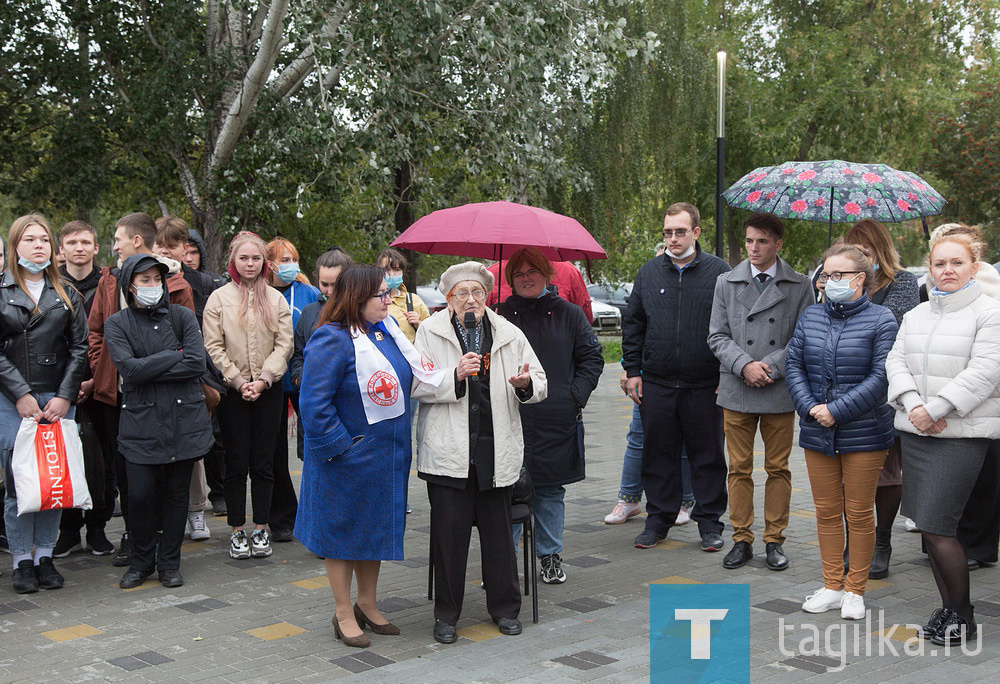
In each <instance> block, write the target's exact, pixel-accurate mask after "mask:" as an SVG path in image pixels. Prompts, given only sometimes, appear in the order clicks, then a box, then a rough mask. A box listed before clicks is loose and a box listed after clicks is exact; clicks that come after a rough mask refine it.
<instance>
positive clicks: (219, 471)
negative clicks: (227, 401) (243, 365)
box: [205, 390, 235, 503]
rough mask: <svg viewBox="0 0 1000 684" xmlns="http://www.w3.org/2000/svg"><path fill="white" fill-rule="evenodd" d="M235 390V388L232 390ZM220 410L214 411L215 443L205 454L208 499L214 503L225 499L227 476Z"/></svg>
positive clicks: (213, 429)
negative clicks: (220, 425)
mask: <svg viewBox="0 0 1000 684" xmlns="http://www.w3.org/2000/svg"><path fill="white" fill-rule="evenodd" d="M230 391H235V390H230ZM217 413H218V412H217V411H213V412H212V432H213V433H215V443H214V444H213V445H212V449H211V450H210V451H209V452H208V453H207V454H205V480H206V481H207V482H208V500H209V501H211V502H212V503H215V502H216V501H225V499H226V493H225V491H224V489H223V488H224V486H225V485H224V482H225V477H226V451H225V449H224V448H223V446H222V428H220V427H219V417H218V415H216V414H217Z"/></svg>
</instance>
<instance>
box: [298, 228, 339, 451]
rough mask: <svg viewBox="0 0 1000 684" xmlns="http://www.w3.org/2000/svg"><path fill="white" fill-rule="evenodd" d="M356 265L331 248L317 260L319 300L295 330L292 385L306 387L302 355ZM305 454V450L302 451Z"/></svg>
mask: <svg viewBox="0 0 1000 684" xmlns="http://www.w3.org/2000/svg"><path fill="white" fill-rule="evenodd" d="M353 264H354V260H353V259H352V258H351V257H350V256H348V254H347V252H345V251H344V250H342V249H341V248H340V247H331V248H330V249H328V250H326V251H325V252H323V253H322V254H320V255H319V258H318V259H316V280H317V283H316V285H317V286H318V287H319V292H320V296H319V299H318V300H316V301H315V302H312V303H311V304H306V306H305V308H304V309H302V314H301V315H300V316H299V322H298V323H297V324H296V326H295V351H294V352H292V358H291V360H290V361H289V362H288V372H289V375H290V376H291V378H292V384H293V385H295V387H296V388H298V387H299V385H300V384H302V366H303V364H304V359H303V356H302V352H303V351H305V348H306V343H307V342H308V341H309V338H310V337H312V334H313V331H314V330H316V321H318V320H319V312H320V311H322V309H323V305H324V304H326V300H327V299H329V298H330V297H331V296H333V287H334V285H336V284H337V278H339V277H340V272H341V271H343V270H344V269H345V268H347V267H348V266H351V265H353ZM301 436H302V426H301V425H299V439H301V438H302V437H301ZM299 453H300V454H301V453H302V449H299Z"/></svg>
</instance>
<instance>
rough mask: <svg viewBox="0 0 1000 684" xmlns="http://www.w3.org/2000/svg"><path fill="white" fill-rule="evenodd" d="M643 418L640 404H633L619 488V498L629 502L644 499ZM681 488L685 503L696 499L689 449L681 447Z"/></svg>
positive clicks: (637, 501)
mask: <svg viewBox="0 0 1000 684" xmlns="http://www.w3.org/2000/svg"><path fill="white" fill-rule="evenodd" d="M642 443H643V442H642V418H641V417H640V416H639V405H638V404H632V423H631V424H630V425H629V426H628V435H627V436H626V437H625V460H624V462H623V463H622V483H621V486H620V488H619V490H618V498H619V499H621V500H622V501H627V502H628V503H639V502H640V501H641V500H642ZM681 488H682V489H683V492H682V495H681V496H682V499H681V500H682V501H683V503H684V504H685V505H688V504H690V503H691V502H692V501H694V491H693V490H692V489H691V467H690V466H689V465H688V455H687V449H681Z"/></svg>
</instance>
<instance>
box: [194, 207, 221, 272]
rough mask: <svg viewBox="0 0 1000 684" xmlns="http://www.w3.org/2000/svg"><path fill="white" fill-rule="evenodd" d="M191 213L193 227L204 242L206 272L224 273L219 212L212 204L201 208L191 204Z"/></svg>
mask: <svg viewBox="0 0 1000 684" xmlns="http://www.w3.org/2000/svg"><path fill="white" fill-rule="evenodd" d="M191 213H192V214H193V215H194V227H195V228H197V229H198V230H199V231H200V232H201V236H202V238H204V240H205V263H204V264H203V266H204V268H205V270H206V271H212V272H213V273H225V270H226V263H225V259H226V256H227V255H226V250H225V247H224V245H223V240H222V233H220V232H219V218H221V217H220V214H219V210H218V209H217V208H216V207H215V205H214V204H212V203H210V202H205V206H204V207H203V208H199V207H196V206H195V205H194V204H193V203H192V204H191Z"/></svg>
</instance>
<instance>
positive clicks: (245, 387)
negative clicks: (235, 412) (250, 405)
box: [240, 380, 267, 401]
mask: <svg viewBox="0 0 1000 684" xmlns="http://www.w3.org/2000/svg"><path fill="white" fill-rule="evenodd" d="M266 389H267V383H265V382H264V381H263V380H254V381H253V382H244V383H243V384H242V385H240V396H241V397H242V398H243V401H257V400H258V399H260V394H261V392H263V391H264V390H266Z"/></svg>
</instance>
